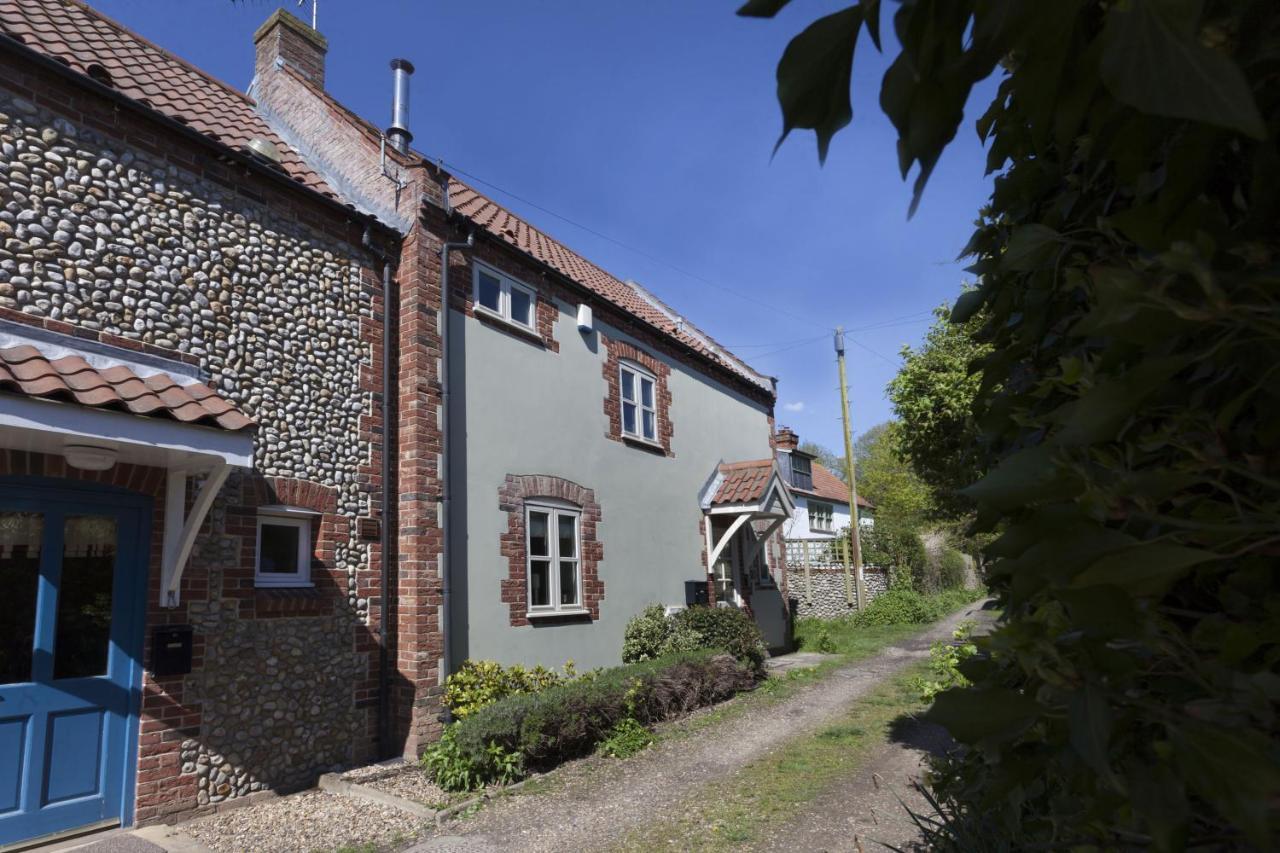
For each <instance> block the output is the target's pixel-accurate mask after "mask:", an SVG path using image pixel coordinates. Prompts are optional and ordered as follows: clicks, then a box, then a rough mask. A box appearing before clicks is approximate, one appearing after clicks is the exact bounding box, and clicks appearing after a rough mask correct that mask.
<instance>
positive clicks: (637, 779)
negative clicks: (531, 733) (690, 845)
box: [410, 602, 986, 853]
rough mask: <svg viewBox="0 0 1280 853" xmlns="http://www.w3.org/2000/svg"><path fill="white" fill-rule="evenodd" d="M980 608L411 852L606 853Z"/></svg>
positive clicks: (577, 775)
mask: <svg viewBox="0 0 1280 853" xmlns="http://www.w3.org/2000/svg"><path fill="white" fill-rule="evenodd" d="M981 607H982V602H977V603H974V604H972V605H969V606H968V607H966V608H964V609H963V610H962V611H960V612H958V613H955V614H953V615H951V616H950V617H948V618H946V619H944V620H942V621H941V622H939V623H937V624H935V625H933V626H932V627H930V628H929V629H927V630H925V631H924V632H923V633H921V634H918V635H916V636H915V637H913V638H911V639H909V640H906V641H904V642H903V643H901V644H899V645H897V646H891V647H889V648H888V649H886V650H884V651H883V652H881V653H880V654H878V655H875V656H873V657H870V658H865V659H863V660H860V661H858V662H857V663H855V664H851V665H850V666H848V667H845V668H843V669H839V670H836V671H835V672H833V673H832V674H831V675H830V676H829V677H828V678H826V679H824V680H822V681H821V682H818V683H817V684H815V685H813V686H812V687H810V688H807V689H805V690H803V691H802V692H800V693H798V694H797V695H795V696H793V697H791V698H789V699H786V700H784V701H782V702H780V703H779V704H777V705H773V706H771V707H770V708H769V709H768V711H767V713H764V714H749V715H743V716H741V717H735V718H731V719H729V720H726V721H725V723H724V724H723V725H719V726H717V727H715V728H711V729H708V730H706V731H703V732H701V733H700V734H699V736H698V737H696V738H675V739H671V740H667V741H663V742H660V743H659V744H658V745H657V746H655V747H654V748H653V749H651V750H649V751H647V752H645V753H642V754H640V755H638V756H636V757H635V758H632V759H630V760H627V761H610V760H607V759H585V760H583V761H579V762H576V763H574V764H571V765H566V766H565V767H562V768H561V769H560V770H557V771H556V772H555V773H553V774H551V777H549V778H550V780H551V781H549V782H544V783H542V784H543V785H544V786H545V790H542V791H541V792H540V793H538V794H537V795H519V796H511V797H503V798H500V799H498V800H496V801H494V802H493V803H491V804H490V805H488V806H487V807H486V808H484V809H483V810H482V811H481V812H480V813H479V814H477V815H476V816H475V817H473V818H470V819H468V820H465V821H463V822H460V823H455V824H452V825H449V826H446V827H445V828H444V829H443V830H442V831H441V832H440V834H438V835H435V836H433V837H430V838H427V839H425V840H423V841H422V842H421V843H419V844H416V845H414V846H413V847H412V848H410V851H411V853H427V851H444V850H448V851H491V850H493V851H496V850H508V849H519V850H522V851H538V850H546V851H560V850H566V849H567V850H602V849H608V848H610V847H612V846H614V845H616V844H617V843H618V842H619V841H620V840H621V839H622V838H623V837H624V836H625V835H626V834H627V833H628V832H629V831H631V830H632V829H635V828H636V827H638V826H641V825H643V824H644V823H646V822H647V821H648V820H649V818H650V817H651V816H653V815H670V814H673V813H675V812H676V811H677V810H678V809H680V806H681V803H682V802H684V801H685V800H686V799H687V798H690V797H696V796H697V795H698V793H699V791H701V790H702V789H703V788H704V786H706V785H708V784H713V783H714V782H715V781H716V780H718V779H723V778H725V777H727V776H729V775H730V774H732V773H734V772H735V771H737V770H738V769H740V768H741V767H743V766H744V765H746V764H748V763H749V762H751V761H753V760H754V759H756V758H758V757H760V756H761V755H763V754H764V753H765V752H767V751H769V750H770V749H773V748H775V747H777V746H779V745H780V744H782V743H784V742H785V741H787V740H788V739H790V738H793V737H796V736H797V735H801V734H805V733H808V732H811V731H813V730H815V729H817V728H818V727H820V726H822V725H823V724H824V723H827V722H829V721H831V720H832V719H833V718H835V717H837V716H839V715H840V714H841V713H842V712H843V711H844V710H845V709H846V708H847V707H848V706H849V704H851V703H852V702H854V701H856V700H857V699H859V698H860V697H862V696H863V695H865V694H866V693H868V692H869V691H870V690H871V689H872V688H873V687H874V686H875V685H876V684H877V683H878V682H880V681H881V680H883V679H884V678H886V677H888V676H890V675H892V674H893V673H895V672H897V671H898V670H900V669H902V668H904V667H905V666H907V665H908V664H910V663H912V662H914V661H917V660H920V659H921V658H926V657H928V654H929V645H930V644H931V643H932V642H934V641H935V640H940V639H948V638H950V636H951V632H952V631H953V630H955V627H956V626H957V625H958V624H959V623H960V622H962V621H963V620H965V619H980V620H983V621H986V620H985V619H984V617H985V616H986V614H983V613H982V610H981Z"/></svg>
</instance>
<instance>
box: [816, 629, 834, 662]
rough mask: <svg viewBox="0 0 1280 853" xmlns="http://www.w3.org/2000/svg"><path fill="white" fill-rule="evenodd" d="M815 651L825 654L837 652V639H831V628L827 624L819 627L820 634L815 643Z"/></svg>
mask: <svg viewBox="0 0 1280 853" xmlns="http://www.w3.org/2000/svg"><path fill="white" fill-rule="evenodd" d="M813 647H814V651H819V652H822V653H823V654H824V655H830V654H835V651H836V641H835V640H833V639H831V629H830V627H828V626H827V625H823V626H822V627H821V628H819V629H818V636H817V638H816V639H815V640H814V643H813Z"/></svg>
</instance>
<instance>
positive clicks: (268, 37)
mask: <svg viewBox="0 0 1280 853" xmlns="http://www.w3.org/2000/svg"><path fill="white" fill-rule="evenodd" d="M253 44H254V48H255V49H256V51H257V60H256V62H255V63H254V74H255V76H257V77H262V76H264V75H266V74H269V73H271V72H273V71H275V69H276V66H277V63H283V64H284V65H288V66H289V67H290V68H292V69H294V70H295V71H297V72H298V73H299V74H301V75H302V76H303V77H304V78H306V80H307V81H308V82H309V83H311V84H312V85H313V86H315V87H316V88H317V89H323V88H324V56H325V54H326V53H328V51H329V41H328V39H326V38H325V37H324V36H322V35H320V33H318V32H316V31H315V30H313V29H311V27H310V26H308V25H307V24H306V23H305V22H304V21H302V20H301V19H300V18H298V17H296V16H294V15H292V14H290V13H289V12H288V11H286V10H284V9H277V10H275V11H274V12H272V13H271V17H269V18H267V20H266V21H264V22H263V24H262V26H260V27H258V31H257V32H255V33H254V34H253Z"/></svg>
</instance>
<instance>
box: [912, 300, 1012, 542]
mask: <svg viewBox="0 0 1280 853" xmlns="http://www.w3.org/2000/svg"><path fill="white" fill-rule="evenodd" d="M949 314H950V311H949V310H948V309H946V308H940V309H938V311H937V312H936V320H935V321H934V324H933V326H932V327H930V329H929V332H928V334H926V335H925V339H924V342H923V343H922V344H921V345H920V346H919V347H918V348H917V349H912V348H911V347H903V348H902V359H903V364H902V368H901V369H900V370H899V371H898V374H897V375H896V376H894V377H893V380H892V381H891V382H890V383H889V388H888V393H889V400H890V401H891V402H892V403H893V410H894V413H895V414H897V416H898V418H899V419H900V421H901V424H902V428H901V429H898V430H895V431H894V441H895V446H896V450H897V452H898V454H899V455H900V456H902V457H903V458H905V459H907V460H908V461H909V462H910V463H911V467H912V468H913V469H914V471H915V472H916V473H917V474H918V475H919V476H920V477H921V478H922V479H923V480H924V481H925V482H926V483H928V484H929V485H930V486H931V487H932V488H933V489H934V491H935V493H936V503H937V510H938V511H939V512H940V513H941V514H942V515H943V516H945V517H947V518H949V519H958V518H962V517H964V516H965V515H966V514H967V513H968V512H969V511H970V510H971V509H972V502H970V501H969V500H967V499H966V498H964V497H963V496H961V495H960V490H961V489H963V488H964V487H965V486H968V485H969V484H971V483H973V482H974V481H975V480H977V479H978V478H979V477H980V476H981V475H982V471H983V465H984V457H983V451H982V445H981V443H980V442H979V440H978V429H977V425H976V423H975V422H974V417H973V402H974V397H975V396H977V393H978V386H979V383H980V379H979V376H978V374H977V373H976V371H975V370H974V369H973V367H974V364H975V362H977V361H978V360H979V359H981V358H983V357H984V356H986V355H987V354H988V353H989V352H990V347H988V346H987V345H986V344H983V343H980V342H978V341H976V340H974V337H973V335H974V333H975V332H977V331H978V330H979V329H980V318H978V317H975V318H973V319H972V320H970V321H969V322H968V323H964V324H954V323H951V322H950V321H949V319H948V315H949Z"/></svg>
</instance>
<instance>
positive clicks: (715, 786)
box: [619, 626, 928, 851]
mask: <svg viewBox="0 0 1280 853" xmlns="http://www.w3.org/2000/svg"><path fill="white" fill-rule="evenodd" d="M913 627H915V628H918V627H919V626H913ZM927 668H928V664H927V663H923V662H922V663H920V664H916V665H913V666H910V667H907V668H906V669H904V670H903V671H901V672H899V673H897V674H896V675H894V676H892V677H891V678H889V679H887V680H886V681H884V682H883V683H882V684H880V685H879V686H878V687H876V689H875V690H873V691H872V692H871V693H869V694H867V695H866V696H864V697H863V698H861V699H859V700H858V701H857V702H855V703H854V704H853V706H852V707H851V708H850V709H849V711H848V712H847V713H845V714H844V715H843V716H841V717H840V718H839V719H838V720H837V721H835V722H834V723H832V724H831V725H829V726H827V727H826V728H823V729H822V730H820V731H818V732H816V733H814V734H811V735H806V736H804V737H801V738H798V739H796V740H793V741H789V742H788V743H786V744H785V745H784V746H783V747H782V748H781V749H779V750H776V751H775V752H773V753H771V754H769V755H766V756H764V757H762V758H759V759H757V760H756V761H754V762H752V763H750V764H748V765H746V766H745V767H743V768H742V769H741V770H739V771H738V772H737V773H735V774H733V775H732V776H730V777H728V778H723V779H717V780H715V781H714V782H711V783H708V784H707V785H706V786H705V787H704V788H702V789H701V790H699V791H698V792H697V793H696V794H695V795H694V796H691V797H690V798H689V799H688V800H687V801H686V802H687V806H686V807H685V808H682V809H680V810H679V811H678V812H677V813H675V814H672V815H671V816H669V817H665V818H662V819H659V820H657V821H654V822H653V823H650V824H648V825H646V826H644V827H641V828H640V829H637V830H635V831H633V832H631V833H630V834H629V835H628V836H627V837H626V838H625V839H624V840H623V842H622V843H621V844H620V845H619V849H621V850H636V851H639V850H654V849H658V848H660V847H661V848H666V849H669V850H732V849H738V848H742V847H749V846H751V845H752V844H753V843H755V842H758V841H760V840H761V839H762V838H763V837H765V836H766V835H767V834H768V833H769V832H770V831H772V830H775V829H777V828H778V827H780V826H782V825H784V824H786V823H787V822H788V821H789V820H791V819H793V818H794V817H795V815H796V813H797V811H798V810H800V809H802V808H803V806H804V805H805V804H806V803H809V802H811V801H813V800H814V799H815V798H817V797H818V796H820V795H821V794H823V793H824V792H825V791H826V790H828V789H829V788H830V787H831V786H832V785H834V784H835V783H836V782H838V781H840V780H841V779H845V778H848V777H849V776H850V775H852V774H854V773H856V772H857V771H858V769H859V768H860V767H861V766H862V764H863V762H865V761H866V759H867V758H868V757H869V756H870V755H872V754H873V753H874V752H875V751H876V750H877V749H878V748H879V747H881V746H882V745H884V744H885V743H887V742H888V738H889V728H890V725H891V724H892V723H893V721H894V720H896V719H898V718H899V717H901V716H903V715H904V714H910V713H915V712H918V711H921V710H923V708H924V703H923V702H921V700H920V695H919V692H918V689H917V688H916V687H915V686H914V682H915V680H916V679H918V678H920V677H921V676H922V675H923V674H924V673H925V672H926V671H927Z"/></svg>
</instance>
